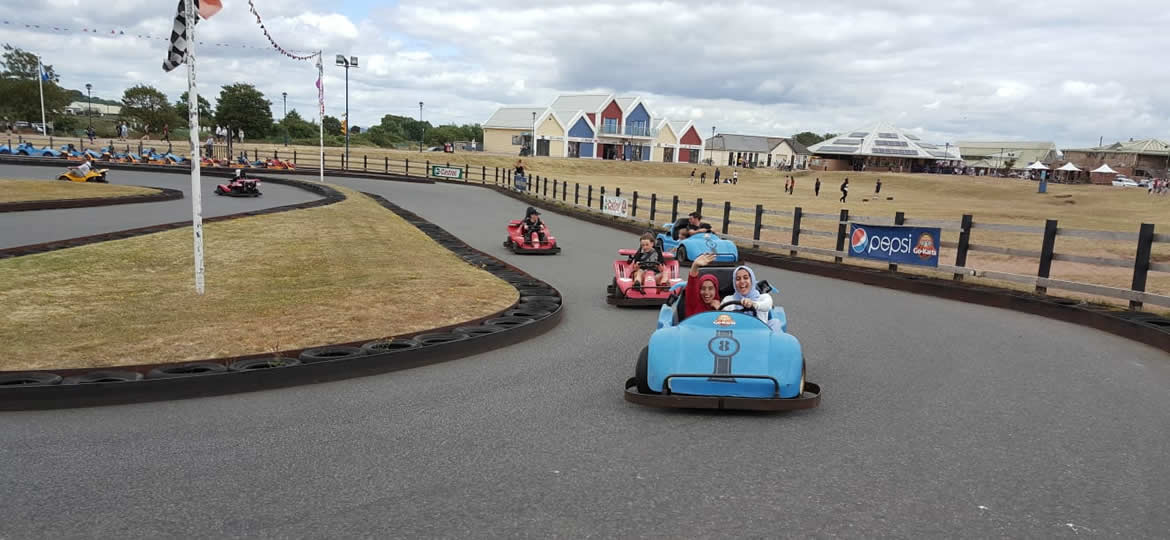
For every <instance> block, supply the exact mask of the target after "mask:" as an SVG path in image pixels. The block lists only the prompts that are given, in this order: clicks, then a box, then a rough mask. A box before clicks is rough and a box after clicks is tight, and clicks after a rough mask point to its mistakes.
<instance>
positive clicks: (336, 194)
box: [0, 170, 345, 259]
mask: <svg viewBox="0 0 1170 540" xmlns="http://www.w3.org/2000/svg"><path fill="white" fill-rule="evenodd" d="M169 172H172V173H174V172H181V171H174V170H171V171H169ZM257 178H260V179H261V180H262V181H264V182H272V183H274V184H283V185H288V186H294V187H298V188H301V189H304V190H306V191H309V192H311V193H315V194H317V195H320V196H321V198H320V199H317V200H315V201H306V202H303V203H298V204H289V205H285V206H276V207H273V208H263V209H260V210H250V211H248V212H240V213H238V214H229V215H225V216H215V217H205V218H203V223H204V224H207V223H215V222H217V221H227V220H230V219H238V218H242V217H248V216H259V215H264V214H275V213H279V212H288V211H290V210H304V209H307V208H316V207H319V206H326V205H330V204H333V203H337V202H341V201H344V200H345V195H343V194H342V193H341V192H340V191H337V190H336V189H333V188H331V187H329V186H325V185H321V184H314V183H311V182H304V181H301V180H292V179H289V178H261V177H257ZM190 226H191V221H190V220H188V221H176V222H173V223H164V224H161V225H151V226H149V227H139V228H137V229H127V230H124V231H114V232H109V233H103V234H95V235H91V236H81V237H78V238H69V239H67V240H57V241H54V242H45V243H41V244H29V245H26V246H16V247H10V248H5V249H0V259H7V258H11V257H21V256H24V255H32V254H34V253H44V252H47V251H56V250H58V249H66V248H71V247H77V246H84V245H88V244H96V243H98V242H107V241H110V240H121V239H123V238H131V237H134V236H142V235H147V234H154V233H157V232H163V231H169V230H172V229H181V228H183V227H190Z"/></svg>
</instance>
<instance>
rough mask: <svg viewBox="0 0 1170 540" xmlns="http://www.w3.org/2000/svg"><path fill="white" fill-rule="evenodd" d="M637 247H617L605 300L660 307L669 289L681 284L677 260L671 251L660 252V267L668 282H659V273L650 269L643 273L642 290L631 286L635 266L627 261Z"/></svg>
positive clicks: (621, 303)
mask: <svg viewBox="0 0 1170 540" xmlns="http://www.w3.org/2000/svg"><path fill="white" fill-rule="evenodd" d="M637 251H638V250H636V249H619V250H618V255H621V256H622V257H621V258H620V259H618V260H616V261H614V262H613V272H614V278H613V283H611V284H610V285H609V286H608V287H606V292H607V293H608V294H607V295H606V297H605V301H606V303H608V304H612V305H615V306H661V305H662V304H664V303H666V300H667V298H669V297H670V288H671V287H674V286H675V285H677V284H679V283H682V281H683V280H682V278H681V276H680V275H679V273H678V261H677V260H675V259H674V254H673V253H663V254H662V258H663V259H664V262H663V266H664V267H665V270H666V276H667V278H668V279H669V282H668V284H667V285H665V286H663V285H659V284H658V283H659V277H658V273H657V272H654V271H653V270H647V271H645V272H642V287H641V289H642V290H640V291H639V290H638V289H635V288H634V277H633V276H634V271H635V270H637V269H638V267H637V266H636V265H635V264H634V263H633V262H631V261H630V258H631V257H632V256H633V255H634V253H636V252H637Z"/></svg>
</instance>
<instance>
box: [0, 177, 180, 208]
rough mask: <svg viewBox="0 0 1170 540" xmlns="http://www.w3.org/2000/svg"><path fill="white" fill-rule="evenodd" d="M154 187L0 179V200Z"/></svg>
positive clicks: (116, 193)
mask: <svg viewBox="0 0 1170 540" xmlns="http://www.w3.org/2000/svg"><path fill="white" fill-rule="evenodd" d="M152 193H158V190H157V189H150V188H144V187H138V186H120V185H114V184H97V183H84V184H83V183H80V182H62V181H61V180H0V203H10V202H28V201H57V200H63V199H104V198H110V197H125V196H128V195H149V194H152Z"/></svg>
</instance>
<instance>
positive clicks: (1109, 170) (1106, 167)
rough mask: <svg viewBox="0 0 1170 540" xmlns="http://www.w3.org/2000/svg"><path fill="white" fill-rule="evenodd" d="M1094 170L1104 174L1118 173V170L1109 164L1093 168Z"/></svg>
mask: <svg viewBox="0 0 1170 540" xmlns="http://www.w3.org/2000/svg"><path fill="white" fill-rule="evenodd" d="M1092 172H1095V173H1103V174H1117V171H1115V170H1113V168H1111V167H1110V166H1109V165H1108V164H1102V165H1101V166H1100V167H1097V168H1096V169H1093V171H1092Z"/></svg>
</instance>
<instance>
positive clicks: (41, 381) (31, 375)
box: [0, 372, 61, 386]
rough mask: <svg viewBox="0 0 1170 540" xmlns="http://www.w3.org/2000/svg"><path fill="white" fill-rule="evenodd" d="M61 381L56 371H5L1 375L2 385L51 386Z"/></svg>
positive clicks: (0, 382)
mask: <svg viewBox="0 0 1170 540" xmlns="http://www.w3.org/2000/svg"><path fill="white" fill-rule="evenodd" d="M60 383H61V376H60V375H57V374H56V373H39V372H28V373H5V374H3V375H0V386H51V385H54V384H60Z"/></svg>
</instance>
